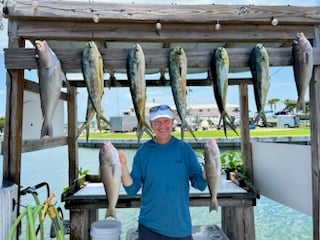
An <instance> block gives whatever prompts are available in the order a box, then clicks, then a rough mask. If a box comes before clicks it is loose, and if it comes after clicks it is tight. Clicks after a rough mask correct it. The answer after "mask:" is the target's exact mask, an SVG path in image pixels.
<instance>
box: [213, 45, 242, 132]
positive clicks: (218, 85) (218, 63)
mask: <svg viewBox="0 0 320 240" xmlns="http://www.w3.org/2000/svg"><path fill="white" fill-rule="evenodd" d="M210 67H211V73H212V83H213V92H214V96H215V99H216V103H217V106H218V109H219V112H220V120H219V124H218V126H219V127H220V124H221V121H222V122H223V130H224V135H225V136H226V137H227V125H228V126H229V127H230V128H231V129H232V130H233V131H234V132H235V133H236V134H237V135H239V134H238V132H237V131H236V127H235V126H234V125H233V123H232V120H231V118H230V116H229V114H228V113H227V111H226V103H227V92H228V74H229V56H228V53H227V51H226V49H225V48H224V47H218V48H217V49H215V51H214V53H213V54H212V57H211V63H210Z"/></svg>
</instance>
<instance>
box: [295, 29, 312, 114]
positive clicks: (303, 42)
mask: <svg viewBox="0 0 320 240" xmlns="http://www.w3.org/2000/svg"><path fill="white" fill-rule="evenodd" d="M292 57H293V73H294V79H295V82H296V87H297V92H298V100H297V106H296V108H297V111H301V110H303V109H304V97H305V93H306V90H307V88H308V86H309V83H310V80H311V77H312V71H313V48H312V45H311V43H310V42H309V40H308V39H307V38H306V37H305V36H304V34H303V33H302V32H300V33H297V35H296V39H295V40H294V41H293V44H292Z"/></svg>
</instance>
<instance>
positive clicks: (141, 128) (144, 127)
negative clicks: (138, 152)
mask: <svg viewBox="0 0 320 240" xmlns="http://www.w3.org/2000/svg"><path fill="white" fill-rule="evenodd" d="M144 132H146V133H147V134H148V135H149V136H150V137H151V138H153V135H152V130H151V128H150V126H149V124H148V123H147V122H146V121H139V122H138V127H137V135H138V142H139V143H140V140H141V137H142V135H143V133H144Z"/></svg>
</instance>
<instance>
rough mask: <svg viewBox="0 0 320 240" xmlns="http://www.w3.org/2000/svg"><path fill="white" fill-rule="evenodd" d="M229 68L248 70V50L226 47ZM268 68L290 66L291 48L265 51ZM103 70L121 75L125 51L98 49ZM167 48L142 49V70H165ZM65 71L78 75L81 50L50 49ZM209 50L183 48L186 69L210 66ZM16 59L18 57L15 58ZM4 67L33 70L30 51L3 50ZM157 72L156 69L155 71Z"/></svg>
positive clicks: (317, 56)
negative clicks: (268, 62)
mask: <svg viewBox="0 0 320 240" xmlns="http://www.w3.org/2000/svg"><path fill="white" fill-rule="evenodd" d="M226 50H227V52H228V55H229V59H230V67H231V68H244V67H248V60H249V55H250V52H251V49H248V48H227V49H226ZM267 50H268V53H269V58H270V66H290V65H292V55H291V48H267ZM100 51H101V54H102V57H103V61H104V68H105V69H108V70H113V69H115V70H117V69H120V70H122V71H123V72H125V69H126V59H127V54H128V49H101V50H100ZM168 51H169V49H145V50H144V53H145V58H146V69H147V70H148V69H167V66H168ZM313 51H314V54H313V55H314V65H319V64H320V48H314V49H313ZM54 52H55V53H56V55H57V56H58V58H59V59H60V61H61V64H62V66H63V69H64V70H65V71H70V70H77V71H79V72H80V69H81V67H80V55H81V49H69V50H68V51H66V50H65V49H54ZM211 52H212V49H186V55H187V58H188V68H190V69H192V68H197V69H204V71H206V70H207V69H208V67H209V63H210V53H211ZM17 56H19V58H17ZM5 66H6V68H7V69H36V68H37V64H36V61H35V59H34V49H25V48H17V49H16V48H10V49H5ZM157 71H159V70H157Z"/></svg>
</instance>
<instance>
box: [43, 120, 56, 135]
mask: <svg viewBox="0 0 320 240" xmlns="http://www.w3.org/2000/svg"><path fill="white" fill-rule="evenodd" d="M52 135H53V128H52V124H51V123H49V122H48V121H46V120H44V121H43V123H42V128H41V138H43V137H44V136H49V137H52Z"/></svg>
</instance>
